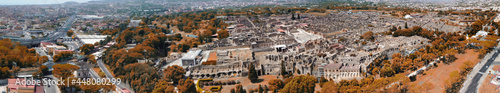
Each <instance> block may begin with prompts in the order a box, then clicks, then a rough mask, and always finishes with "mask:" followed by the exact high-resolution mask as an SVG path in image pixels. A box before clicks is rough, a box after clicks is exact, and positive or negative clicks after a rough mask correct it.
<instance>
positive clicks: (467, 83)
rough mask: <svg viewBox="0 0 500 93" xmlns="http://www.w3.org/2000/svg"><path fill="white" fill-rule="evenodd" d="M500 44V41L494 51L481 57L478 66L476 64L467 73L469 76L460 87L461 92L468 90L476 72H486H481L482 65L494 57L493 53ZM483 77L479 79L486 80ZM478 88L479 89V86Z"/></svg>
mask: <svg viewBox="0 0 500 93" xmlns="http://www.w3.org/2000/svg"><path fill="white" fill-rule="evenodd" d="M499 45H500V43H499V44H498V45H497V46H496V47H495V49H493V51H490V52H489V53H488V54H486V55H485V56H484V58H483V59H481V61H480V62H479V63H477V64H476V66H474V68H473V69H472V71H471V72H469V74H467V77H466V78H465V81H464V83H463V84H462V87H461V88H460V93H465V91H466V90H467V88H468V87H469V85H470V84H471V82H472V78H473V77H474V76H476V74H484V73H479V70H481V67H483V66H484V65H485V64H486V61H488V59H490V58H491V57H492V55H493V54H494V53H495V50H497V49H498V48H499ZM483 77H484V76H483ZM483 77H481V79H480V80H479V81H483V80H484V79H483ZM476 87H479V86H476ZM477 89H479V88H477ZM476 92H478V91H477V90H476Z"/></svg>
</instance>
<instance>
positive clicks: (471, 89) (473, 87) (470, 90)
mask: <svg viewBox="0 0 500 93" xmlns="http://www.w3.org/2000/svg"><path fill="white" fill-rule="evenodd" d="M496 51H497V52H495V53H494V54H493V56H492V57H491V58H490V59H488V61H486V64H485V65H483V67H481V69H480V70H479V73H477V74H476V75H475V76H474V77H473V78H472V81H471V82H472V83H471V84H470V85H469V86H468V87H467V90H466V91H465V93H476V92H477V90H478V89H477V88H478V87H477V86H479V85H480V84H481V83H482V82H479V80H480V79H481V77H483V73H485V72H486V71H487V70H488V67H489V66H490V65H491V63H493V61H494V60H495V58H497V57H498V51H499V50H496Z"/></svg>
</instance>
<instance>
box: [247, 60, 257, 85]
mask: <svg viewBox="0 0 500 93" xmlns="http://www.w3.org/2000/svg"><path fill="white" fill-rule="evenodd" d="M248 79H250V81H251V82H255V81H257V80H258V79H259V76H258V75H257V71H255V65H254V64H250V66H249V67H248Z"/></svg>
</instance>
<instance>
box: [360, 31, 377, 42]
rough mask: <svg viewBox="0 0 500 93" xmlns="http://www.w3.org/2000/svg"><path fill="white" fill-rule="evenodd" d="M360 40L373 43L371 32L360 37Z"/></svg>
mask: <svg viewBox="0 0 500 93" xmlns="http://www.w3.org/2000/svg"><path fill="white" fill-rule="evenodd" d="M361 39H365V40H368V41H374V40H375V37H373V32H372V31H368V32H366V33H365V34H363V35H361Z"/></svg>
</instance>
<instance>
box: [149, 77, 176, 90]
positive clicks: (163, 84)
mask: <svg viewBox="0 0 500 93" xmlns="http://www.w3.org/2000/svg"><path fill="white" fill-rule="evenodd" d="M174 90H175V87H174V86H173V85H171V84H170V83H169V82H168V81H165V80H161V81H159V82H158V83H157V84H156V85H155V86H154V90H153V93H176V92H174Z"/></svg>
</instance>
